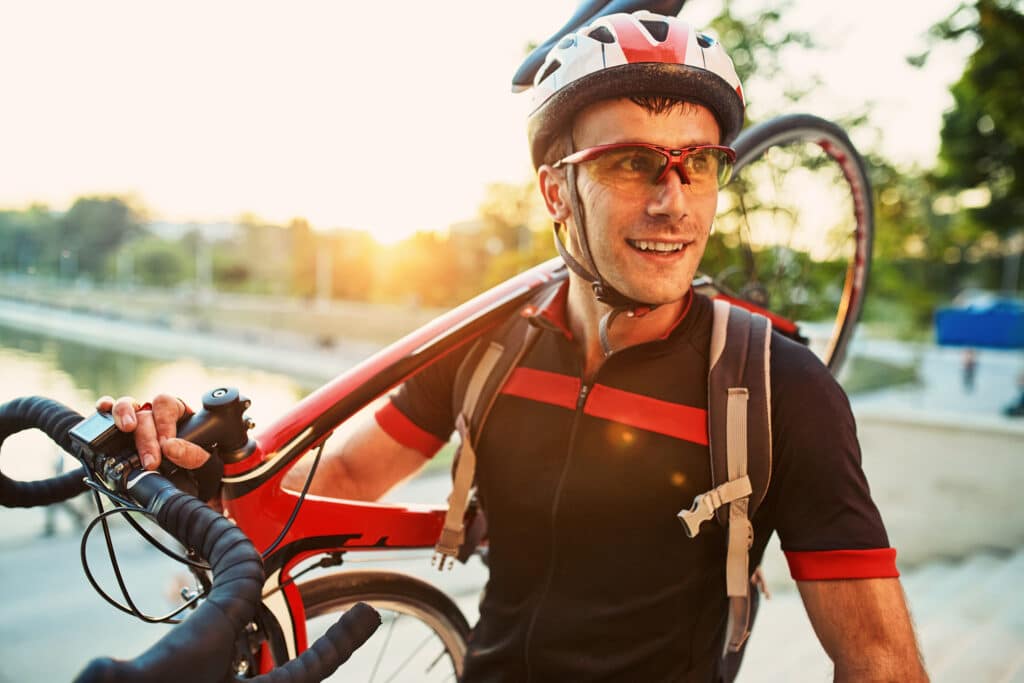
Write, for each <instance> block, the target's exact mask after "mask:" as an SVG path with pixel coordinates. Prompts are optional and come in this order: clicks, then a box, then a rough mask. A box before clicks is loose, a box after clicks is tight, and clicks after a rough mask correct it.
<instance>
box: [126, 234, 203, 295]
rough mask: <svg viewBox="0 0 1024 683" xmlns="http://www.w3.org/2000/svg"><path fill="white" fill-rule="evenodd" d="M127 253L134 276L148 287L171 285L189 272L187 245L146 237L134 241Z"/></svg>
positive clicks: (178, 281)
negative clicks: (131, 263) (131, 262)
mask: <svg viewBox="0 0 1024 683" xmlns="http://www.w3.org/2000/svg"><path fill="white" fill-rule="evenodd" d="M129 254H130V256H131V259H132V261H133V268H132V269H133V272H134V277H135V278H136V279H137V280H138V281H139V282H140V283H142V284H144V285H147V286H150V287H172V286H174V285H177V284H179V283H181V282H182V281H183V280H184V279H185V278H186V276H188V274H189V265H190V262H191V259H190V258H189V253H188V249H187V245H186V244H185V243H184V242H182V241H178V242H169V241H167V240H163V239H160V238H158V237H146V238H143V239H141V240H139V241H137V242H135V243H134V244H133V245H132V246H131V247H130V251H129Z"/></svg>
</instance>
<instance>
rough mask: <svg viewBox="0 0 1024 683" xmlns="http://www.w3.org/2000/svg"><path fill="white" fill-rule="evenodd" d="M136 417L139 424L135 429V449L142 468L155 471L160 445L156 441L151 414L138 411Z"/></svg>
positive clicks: (150, 412)
mask: <svg viewBox="0 0 1024 683" xmlns="http://www.w3.org/2000/svg"><path fill="white" fill-rule="evenodd" d="M136 416H137V417H138V420H139V424H138V427H136V429H135V449H136V450H137V451H138V452H139V459H140V460H142V466H143V467H145V468H146V469H147V470H155V469H156V468H157V467H158V466H159V465H160V443H159V442H158V441H157V436H156V424H155V423H154V422H153V413H152V411H149V410H140V411H139V412H138V413H137V415H136Z"/></svg>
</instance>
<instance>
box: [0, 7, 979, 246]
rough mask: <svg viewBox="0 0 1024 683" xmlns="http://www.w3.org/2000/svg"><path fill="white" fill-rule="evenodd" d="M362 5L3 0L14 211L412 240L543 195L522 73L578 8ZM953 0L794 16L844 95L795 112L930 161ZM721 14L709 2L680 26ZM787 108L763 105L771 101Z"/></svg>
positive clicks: (2, 78)
mask: <svg viewBox="0 0 1024 683" xmlns="http://www.w3.org/2000/svg"><path fill="white" fill-rule="evenodd" d="M362 4H363V5H364V7H363V8H358V7H356V6H355V3H352V2H347V1H344V0H334V1H332V2H326V1H325V2H316V1H312V0H310V1H307V2H290V3H284V2H241V1H232V0H225V1H221V2H207V1H198V0H177V1H176V2H174V3H150V2H137V0H94V1H91V2H87V3H86V2H77V1H70V0H60V1H58V0H34V1H33V2H16V1H15V0H0V87H2V88H3V90H2V92H3V96H2V101H3V105H2V106H0V208H10V209H21V208H25V207H27V206H28V205H30V204H31V203H33V202H42V203H46V204H48V205H50V206H51V207H52V208H54V209H58V210H60V209H65V208H67V206H68V205H69V204H70V203H71V202H72V201H73V200H74V198H75V197H78V196H83V195H90V194H121V195H129V196H132V197H134V198H135V199H136V200H137V201H138V202H140V203H141V204H142V205H143V206H144V207H146V208H147V210H148V212H149V214H150V216H151V217H152V218H153V219H159V220H167V221H178V222H191V221H196V222H216V221H230V220H232V219H235V218H237V217H238V216H240V215H241V214H243V213H252V214H255V215H257V216H259V217H260V218H263V219H265V220H268V221H272V222H278V223H285V222H287V221H289V220H290V219H292V218H295V217H303V218H306V219H307V220H308V221H309V222H310V223H311V225H312V226H313V227H314V228H316V229H330V228H361V229H368V230H370V231H371V232H372V233H373V234H374V235H375V236H377V237H378V239H380V240H381V241H382V242H393V241H396V240H398V239H400V238H402V237H404V236H406V235H409V234H411V233H413V232H415V231H417V230H441V229H444V228H446V227H447V226H448V225H450V224H452V223H455V222H460V221H463V220H468V219H471V218H472V217H473V216H474V215H475V213H476V208H477V206H478V205H479V203H480V201H481V200H482V198H483V197H484V193H485V190H486V186H487V185H488V184H489V183H492V182H512V183H520V182H524V181H525V180H527V179H528V178H529V177H530V175H531V167H530V163H529V157H528V154H527V150H526V136H525V116H526V113H527V105H528V98H527V96H526V95H523V94H520V95H514V94H512V93H511V89H510V84H511V77H512V74H513V73H514V71H515V70H516V68H517V67H518V65H519V63H520V61H521V59H522V57H523V56H524V49H525V46H526V44H527V43H528V41H535V42H539V41H540V40H542V39H544V38H546V37H547V35H548V34H549V33H550V32H551V31H553V30H554V29H556V28H558V27H559V26H561V24H562V23H563V22H564V20H565V19H566V18H568V16H569V15H570V14H571V13H572V11H573V9H574V8H575V6H576V1H575V0H515V2H514V3H507V5H508V6H510V7H514V8H515V9H514V11H512V12H509V13H508V14H507V15H505V16H498V13H497V11H496V8H497V7H498V5H497V3H491V2H481V1H480V0H436V1H435V2H422V0H396V1H395V2H392V3H388V4H387V5H385V4H384V3H378V2H365V3H362ZM775 4H776V3H773V2H770V1H769V0H738V7H739V8H741V9H742V8H759V7H770V6H774V5H775ZM955 4H956V2H955V0H929V2H927V3H900V2H892V0H861V1H860V2H857V3H848V2H844V3H838V2H817V1H815V0H796V6H795V8H794V9H793V10H792V11H790V12H789V13H788V14H787V18H786V24H787V27H790V28H793V29H795V30H806V31H811V32H812V33H813V34H814V35H815V38H816V40H818V42H819V43H820V44H822V45H823V46H826V49H824V50H822V51H820V52H818V53H816V54H815V56H814V57H813V58H806V59H802V60H796V61H794V62H792V63H789V64H787V67H788V68H790V69H791V70H792V74H793V77H794V78H795V79H797V80H799V79H801V78H803V77H806V76H808V75H810V74H813V73H821V74H822V75H823V76H824V77H825V79H826V82H825V85H824V87H823V88H822V89H820V90H819V91H817V92H816V93H815V94H814V96H813V97H811V98H808V100H807V101H804V102H800V103H797V104H795V105H788V108H787V111H797V110H801V111H809V112H811V113H815V114H818V115H821V116H825V117H826V118H829V117H834V116H839V115H842V114H845V113H848V112H849V111H851V110H855V109H858V108H859V107H862V106H863V105H864V103H865V102H871V103H873V110H872V111H873V114H872V117H871V121H872V123H873V124H875V125H877V126H879V127H880V128H881V129H882V131H883V134H882V138H881V139H880V140H868V141H865V143H867V144H877V145H878V146H879V147H880V148H881V149H882V150H884V152H885V153H886V154H887V155H888V156H889V157H890V158H891V159H893V160H894V161H897V162H899V163H907V164H909V163H917V164H920V165H923V166H929V165H930V164H931V161H932V160H933V159H934V156H935V153H936V150H937V148H938V131H939V127H940V125H941V116H942V112H943V110H945V109H946V108H948V107H949V106H950V105H951V103H952V100H951V98H950V96H949V94H948V87H949V85H950V84H951V83H953V82H954V81H955V80H956V79H957V78H958V77H959V75H960V73H961V72H962V71H963V58H964V57H965V56H966V54H967V53H968V52H969V50H968V49H966V48H965V47H964V46H959V47H953V46H950V47H943V48H942V49H939V50H937V52H936V53H935V55H934V57H933V59H931V60H930V61H929V64H928V68H927V69H926V70H924V71H918V70H914V69H911V68H910V67H909V66H907V65H906V64H905V62H904V58H905V56H906V55H908V54H914V53H916V52H919V51H920V50H921V48H922V47H923V46H924V34H925V31H926V30H927V28H928V27H929V26H930V25H931V24H933V23H934V22H935V21H936V20H938V19H941V18H943V17H944V16H946V15H947V14H948V13H949V12H950V11H951V10H952V8H953V7H954V6H955ZM719 8H720V0H691V1H690V2H689V3H688V4H687V5H686V7H685V8H684V10H683V12H682V16H684V17H686V18H689V19H690V20H691V21H692V22H694V23H695V24H697V25H703V24H704V23H705V22H707V21H708V20H709V19H710V18H711V17H713V16H714V15H715V14H716V13H717V11H718V10H719ZM481 12H483V14H481ZM774 85H775V84H772V86H774ZM775 92H777V90H776V89H775V88H774V87H769V86H768V85H762V86H761V87H760V88H759V89H751V88H747V89H746V94H747V97H748V100H749V101H750V102H751V103H752V106H768V104H769V103H771V102H772V101H773V97H774V95H775ZM857 142H860V141H857Z"/></svg>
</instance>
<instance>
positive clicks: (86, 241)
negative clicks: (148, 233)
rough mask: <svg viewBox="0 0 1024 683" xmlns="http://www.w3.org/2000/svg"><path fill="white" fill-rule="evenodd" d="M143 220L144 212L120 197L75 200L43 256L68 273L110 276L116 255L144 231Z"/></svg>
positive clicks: (72, 275)
mask: <svg viewBox="0 0 1024 683" xmlns="http://www.w3.org/2000/svg"><path fill="white" fill-rule="evenodd" d="M142 220H143V215H142V212H141V211H140V210H139V209H136V208H134V207H133V206H131V205H130V204H129V203H128V201H127V200H125V199H122V198H120V197H109V196H107V197H82V198H79V199H76V200H75V203H74V204H72V205H71V208H70V209H68V211H67V213H65V214H64V215H63V216H62V217H61V218H60V220H59V221H58V222H57V239H56V240H55V241H53V242H48V243H47V244H46V245H45V247H44V248H45V251H44V254H46V255H45V256H44V259H46V260H48V261H50V262H51V263H52V262H56V263H57V264H58V265H57V270H58V271H59V272H60V273H61V274H62V275H65V276H69V277H74V276H77V275H79V274H81V275H85V276H88V277H91V278H93V279H94V280H105V279H108V278H109V277H110V276H111V275H112V267H111V263H112V258H113V255H114V254H115V253H116V251H117V249H118V248H119V247H120V246H121V245H123V244H125V243H126V242H127V241H128V240H130V239H133V238H135V237H138V236H139V235H141V234H142Z"/></svg>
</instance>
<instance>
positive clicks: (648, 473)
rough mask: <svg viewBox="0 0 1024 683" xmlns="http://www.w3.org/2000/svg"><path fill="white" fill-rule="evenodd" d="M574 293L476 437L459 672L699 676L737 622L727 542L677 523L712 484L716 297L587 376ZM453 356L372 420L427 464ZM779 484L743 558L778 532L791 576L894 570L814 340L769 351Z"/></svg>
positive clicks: (448, 402)
mask: <svg viewBox="0 0 1024 683" xmlns="http://www.w3.org/2000/svg"><path fill="white" fill-rule="evenodd" d="M565 297H566V286H563V287H562V288H561V289H559V290H557V291H556V292H554V293H553V294H552V296H551V297H550V298H549V300H548V301H547V302H546V303H545V304H544V305H542V306H540V307H538V308H537V310H530V311H527V312H526V313H528V314H529V315H530V316H531V317H532V318H533V320H534V321H535V322H536V323H537V324H540V325H541V326H542V327H543V328H544V330H543V332H542V334H541V335H540V336H539V337H538V339H537V341H536V343H535V344H534V345H533V347H532V348H531V349H530V350H529V352H528V353H527V354H526V356H525V357H524V359H523V360H522V362H521V363H520V365H519V367H517V368H516V369H515V370H514V371H513V373H512V375H511V376H510V378H509V380H508V382H507V383H506V384H505V386H504V387H503V389H502V391H501V393H500V395H499V396H498V397H497V400H496V402H495V404H494V408H493V409H492V412H491V415H490V417H489V418H488V420H487V422H486V424H485V425H484V428H483V431H482V433H481V435H480V437H479V443H478V447H477V456H478V461H477V470H476V472H477V483H478V486H479V495H480V499H481V502H482V504H483V507H484V509H485V510H486V512H487V521H488V538H489V544H490V577H489V580H488V583H487V587H486V590H485V593H484V596H483V598H482V601H481V605H480V621H479V623H478V624H477V625H476V626H475V627H474V630H473V633H472V635H471V639H470V645H469V652H468V653H467V659H466V670H465V680H467V681H547V680H550V681H567V680H571V681H580V680H643V681H679V680H686V681H689V680H693V681H708V680H713V679H714V677H715V674H716V671H717V667H718V665H719V662H720V655H721V652H722V644H723V638H724V635H725V626H726V597H725V574H724V561H725V549H726V544H725V533H724V529H723V527H721V526H719V525H717V524H706V525H705V526H704V528H703V529H702V530H701V533H700V535H699V536H697V537H696V538H692V539H691V538H688V537H687V536H686V533H685V531H684V529H683V527H682V525H681V524H680V523H679V521H678V519H677V518H676V515H677V513H678V512H679V510H680V509H682V508H688V507H689V506H690V504H691V502H692V501H693V498H694V496H695V495H697V494H699V493H702V492H704V491H706V490H708V489H709V488H710V487H711V473H710V457H709V452H708V447H707V414H706V410H707V366H708V346H709V343H710V333H711V329H710V327H711V317H712V312H711V308H712V306H711V302H710V301H709V300H708V299H706V298H705V297H702V296H699V295H698V296H693V295H691V297H690V305H689V306H687V307H686V310H684V313H683V315H682V316H681V319H680V320H679V321H677V323H676V324H675V325H674V326H673V328H672V329H671V330H670V331H669V333H668V334H666V335H665V337H664V338H662V339H659V340H656V341H653V342H648V343H645V344H641V345H638V346H633V347H629V348H626V349H623V350H621V351H618V352H616V353H614V354H612V355H611V356H610V357H609V358H608V359H607V360H606V361H605V362H604V364H603V365H602V366H601V367H600V369H599V370H598V372H597V373H596V375H595V376H594V378H593V380H592V381H591V382H589V383H588V382H584V381H583V380H582V379H581V374H582V354H581V350H580V348H579V346H578V345H577V343H576V342H575V341H574V340H573V338H572V334H571V333H570V332H569V330H568V327H567V326H566V324H565V316H564V310H565ZM460 361H461V355H460V354H457V353H456V354H452V355H450V356H448V357H446V358H444V359H443V360H442V361H440V362H438V363H435V364H434V365H433V366H430V367H428V368H426V369H425V370H424V371H422V372H421V373H419V374H418V375H416V376H415V377H413V378H411V379H410V380H409V381H408V382H406V384H405V385H403V386H402V387H401V388H400V390H399V391H398V392H397V393H396V394H395V395H394V396H393V397H392V400H391V402H390V403H388V404H387V405H386V406H385V407H384V408H383V409H381V411H380V412H379V413H378V415H377V419H378V422H379V423H380V424H381V426H382V427H383V428H384V429H385V430H386V431H387V432H388V433H389V434H391V435H392V436H393V437H395V438H396V439H397V440H399V441H400V442H402V443H405V444H407V445H410V446H414V447H416V448H418V449H420V450H421V451H422V452H424V454H425V455H431V454H432V453H433V452H434V451H436V449H437V448H438V447H439V446H440V445H441V444H442V443H443V442H444V441H446V440H447V438H448V436H449V435H450V433H451V431H452V428H453V425H454V415H455V412H456V410H457V408H458V406H453V401H452V388H453V385H454V377H455V372H456V369H457V367H458V364H459V362H460ZM771 364H772V372H771V398H772V411H771V420H772V434H773V437H772V439H773V457H774V459H775V462H774V465H773V468H772V480H771V483H770V485H769V488H768V493H767V496H766V498H765V500H764V503H763V504H762V506H761V508H760V509H759V510H758V513H757V515H756V516H755V518H754V529H755V537H754V546H753V549H752V551H751V567H754V566H756V565H757V563H758V562H759V561H760V558H761V556H762V554H763V552H764V548H765V545H766V544H767V542H768V539H769V537H770V536H771V534H772V533H773V532H776V531H777V532H778V534H779V537H780V540H781V543H782V547H783V550H784V551H785V553H786V557H787V559H788V560H789V564H790V569H791V573H792V575H793V577H794V578H795V579H798V580H814V579H835V578H869V577H894V576H898V573H897V572H896V568H895V550H893V549H891V548H889V547H888V546H889V543H888V539H887V537H886V533H885V529H884V526H883V524H882V521H881V518H880V516H879V514H878V511H877V509H876V507H875V505H874V503H873V502H872V500H871V497H870V495H869V492H868V486H867V482H866V480H865V478H864V474H863V471H862V469H861V465H860V450H859V446H858V444H857V439H856V431H855V426H854V421H853V416H852V414H851V412H850V408H849V403H848V401H847V399H846V396H845V394H844V393H843V391H842V389H841V388H840V387H839V386H838V384H836V382H835V381H834V379H833V378H832V376H831V375H830V374H829V372H828V370H827V369H826V368H825V367H824V366H823V365H822V364H821V363H820V361H819V360H818V359H817V358H816V357H815V356H814V355H813V354H812V353H811V352H810V351H808V350H807V349H806V348H804V347H803V346H801V345H799V344H797V343H794V342H792V341H790V340H788V339H786V338H784V337H782V336H780V335H774V336H773V338H772V342H771Z"/></svg>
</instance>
